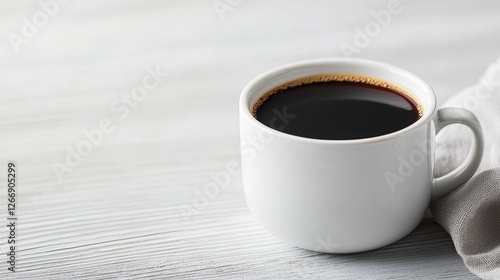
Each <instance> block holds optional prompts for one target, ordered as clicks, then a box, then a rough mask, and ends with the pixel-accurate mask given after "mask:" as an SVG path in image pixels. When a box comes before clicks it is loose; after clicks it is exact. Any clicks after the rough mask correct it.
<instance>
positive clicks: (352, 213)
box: [239, 58, 483, 253]
mask: <svg viewBox="0 0 500 280" xmlns="http://www.w3.org/2000/svg"><path fill="white" fill-rule="evenodd" d="M321 75H324V76H329V77H339V76H342V75H344V76H349V77H352V76H359V77H364V78H367V77H368V79H369V80H371V79H373V80H377V81H386V82H387V85H394V86H396V87H398V88H401V89H403V90H404V91H405V92H408V93H409V96H410V97H409V98H412V99H413V100H414V101H415V103H416V104H418V106H421V108H420V109H421V111H420V113H421V115H420V116H419V117H418V119H416V120H415V121H414V122H413V123H411V124H409V125H408V126H406V127H404V128H401V129H399V130H397V131H393V132H390V133H386V134H383V135H378V136H373V137H366V138H358V139H347V140H345V139H344V140H331V139H317V138H310V137H307V136H298V135H293V134H290V133H287V132H286V131H284V130H281V129H279V128H281V127H284V126H286V125H290V124H291V123H293V121H294V118H290V119H287V118H286V117H287V114H283V113H281V114H280V113H278V114H277V116H276V123H279V125H278V126H277V127H271V126H268V125H266V124H264V123H262V122H260V121H259V120H258V119H257V118H256V115H255V108H256V103H262V96H263V95H265V94H266V93H269V92H271V91H272V90H273V89H275V88H279V87H280V86H282V85H284V84H287V83H290V82H291V81H297V80H300V79H304V78H307V77H318V76H321ZM304 96H305V95H304ZM264 102H265V101H264ZM257 105H258V104H257ZM239 109H240V139H241V154H242V178H243V187H244V192H245V198H246V201H247V205H248V208H249V209H250V211H251V212H252V214H253V215H254V216H255V217H256V219H257V220H258V221H259V222H260V223H261V224H262V226H263V227H264V228H265V229H267V230H268V231H269V232H270V233H272V234H273V235H275V236H276V237H278V238H280V239H282V240H284V241H286V242H288V243H289V244H291V245H294V246H297V247H301V248H305V249H308V250H313V251H318V252H326V253H354V252H362V251H367V250H372V249H376V248H380V247H383V246H385V245H388V244H391V243H393V242H395V241H397V240H399V239H401V238H403V237H404V236H406V235H407V234H408V233H410V232H411V231H412V230H413V229H415V227H417V225H418V224H419V223H420V221H421V220H422V218H423V217H424V214H425V212H426V209H427V208H428V206H429V203H430V202H431V200H433V199H439V198H440V197H442V196H443V195H445V194H447V193H449V192H451V191H453V190H454V189H456V188H457V187H459V186H461V185H462V184H464V183H465V182H466V181H467V180H469V179H470V178H471V177H472V176H473V174H474V173H475V171H476V170H477V168H478V167H479V164H480V162H481V158H482V154H483V136H482V130H481V126H480V124H479V122H478V120H477V118H476V117H475V116H474V115H473V114H472V113H471V112H470V111H467V110H465V109H462V108H442V109H437V101H436V95H435V93H434V91H433V90H432V88H431V87H430V86H429V85H428V84H427V83H426V82H425V81H424V80H422V79H421V78H419V77H418V76H416V75H414V74H412V73H410V72H408V71H406V70H403V69H401V68H399V67H396V66H393V65H389V64H385V63H381V62H375V61H370V60H363V59H343V58H328V59H316V60H309V61H304V62H298V63H293V64H289V65H286V66H282V67H278V68H276V69H273V70H270V71H267V72H265V73H263V74H261V75H259V76H258V77H256V78H255V79H253V80H252V81H251V82H250V83H249V84H248V85H247V86H246V87H245V88H244V89H243V92H242V93H241V97H240V101H239ZM288 115H292V113H290V111H288ZM299 117H300V116H299ZM344 121H345V122H348V123H347V124H349V119H345V120H344ZM450 124H461V125H465V126H467V127H469V128H470V129H471V131H472V132H473V137H474V141H473V145H472V147H471V151H470V152H469V156H468V157H467V159H466V160H465V161H464V162H463V163H462V164H461V165H460V166H459V167H458V168H456V169H455V170H453V171H451V172H450V173H448V174H446V175H444V176H442V177H439V178H434V177H433V171H434V160H435V159H434V157H435V145H436V144H435V141H436V140H435V139H436V134H437V133H439V132H440V131H441V130H442V129H443V128H444V127H446V126H448V125H450Z"/></svg>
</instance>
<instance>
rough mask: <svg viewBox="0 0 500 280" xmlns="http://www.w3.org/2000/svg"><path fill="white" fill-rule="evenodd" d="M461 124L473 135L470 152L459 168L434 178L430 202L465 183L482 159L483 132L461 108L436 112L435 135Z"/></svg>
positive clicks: (474, 120) (467, 112) (474, 117)
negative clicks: (447, 127) (453, 125)
mask: <svg viewBox="0 0 500 280" xmlns="http://www.w3.org/2000/svg"><path fill="white" fill-rule="evenodd" d="M457 123H458V124H463V125H465V126H467V127H469V128H470V129H471V130H472V132H473V133H474V141H473V143H472V147H471V150H470V151H469V154H468V155H467V158H466V159H465V161H464V162H462V164H460V166H458V167H457V168H456V169H455V170H453V171H451V172H450V173H448V174H446V175H443V176H441V177H439V178H434V186H433V189H432V200H436V199H439V198H441V197H442V196H443V195H445V194H447V193H449V192H451V191H453V190H454V189H456V188H458V187H460V186H461V185H463V184H464V183H465V182H467V181H468V180H469V179H470V178H471V177H472V176H473V175H474V173H475V172H476V171H477V169H478V168H479V164H480V163H481V159H482V158H483V150H484V138H483V130H482V129H481V125H480V124H479V121H478V119H477V118H476V116H475V115H474V114H473V113H472V112H471V111H469V110H466V109H462V108H442V109H439V110H438V111H437V122H436V134H438V133H439V132H440V131H441V130H442V129H443V128H444V127H446V126H448V125H450V124H457Z"/></svg>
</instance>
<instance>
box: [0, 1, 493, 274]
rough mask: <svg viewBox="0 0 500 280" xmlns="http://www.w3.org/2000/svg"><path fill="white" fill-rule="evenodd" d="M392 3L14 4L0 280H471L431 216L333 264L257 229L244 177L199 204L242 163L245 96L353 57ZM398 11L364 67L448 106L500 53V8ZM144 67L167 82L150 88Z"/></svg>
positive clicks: (8, 26)
mask: <svg viewBox="0 0 500 280" xmlns="http://www.w3.org/2000/svg"><path fill="white" fill-rule="evenodd" d="M48 2H50V1H49V0H42V3H48ZM388 2H389V1H342V2H340V1H284V0H282V1H272V2H271V1H269V2H266V1H235V0H233V1H229V0H219V2H216V6H217V8H216V7H215V6H214V2H213V1H212V0H197V1H180V0H178V1H152V0H142V1H139V0H136V1H131V0H126V1H124V0H108V1H83V0H72V1H68V3H66V4H63V3H62V2H51V3H52V6H50V5H49V7H48V8H47V7H46V8H45V10H44V9H42V7H41V6H40V5H39V4H38V1H20V0H19V1H3V2H2V3H1V4H0V34H2V36H1V38H2V39H0V96H1V102H0V108H1V110H0V129H1V135H2V137H0V144H1V146H0V147H1V150H0V151H1V152H0V158H1V161H0V162H1V163H0V174H1V175H0V176H1V182H2V187H1V188H0V190H1V191H0V208H1V209H0V220H1V225H2V226H1V227H0V238H1V239H2V240H1V242H0V244H1V245H0V252H1V254H0V256H1V257H0V259H1V262H0V279H142V278H151V279H211V278H223V279H241V278H244V279H408V278H415V279H475V277H474V276H473V275H472V274H470V273H469V272H468V271H467V269H466V268H465V267H464V265H463V263H462V261H461V259H460V258H459V256H458V255H457V254H456V252H455V249H454V247H453V244H452V242H451V240H450V238H449V236H448V235H447V234H446V233H445V232H444V231H443V230H442V229H441V228H440V226H438V225H437V224H436V223H435V222H434V221H433V220H432V218H431V217H430V216H427V217H426V218H425V219H424V220H423V222H422V224H421V225H420V226H419V227H418V228H417V229H416V230H415V231H414V232H413V233H412V234H410V235H409V236H408V237H406V238H404V239H402V240H401V241H399V242H397V243H395V244H393V245H390V246H388V247H385V248H382V249H379V250H376V251H372V252H367V253H361V254H354V255H328V254H319V253H315V252H309V251H305V250H302V249H298V248H294V247H291V246H289V245H287V244H285V243H283V242H281V241H279V240H277V239H275V238H274V237H272V236H271V235H270V234H268V233H266V232H265V231H264V230H263V229H261V228H260V226H259V225H258V224H257V222H256V221H255V220H254V219H253V218H252V217H251V216H250V213H249V212H248V210H247V208H246V205H245V202H244V197H243V192H242V183H241V176H240V174H239V172H237V173H235V174H234V175H232V176H231V178H230V183H229V184H228V185H227V186H226V187H224V188H218V189H213V190H212V192H211V193H210V198H208V199H206V198H204V196H203V197H202V195H201V194H200V193H203V191H204V187H205V186H206V185H207V184H209V183H210V182H213V181H214V179H213V178H212V177H211V176H210V173H211V172H216V173H217V172H220V171H224V170H225V169H226V165H227V164H228V163H229V162H232V161H238V160H239V153H238V118H237V116H238V109H237V100H238V96H239V93H240V91H241V89H242V87H243V86H244V85H245V83H246V82H248V81H249V80H250V79H251V78H253V77H254V76H256V75H257V74H259V73H261V72H263V71H265V70H268V69H270V68H272V67H275V66H279V65H282V64H285V63H289V62H293V61H298V60H303V59H309V58H319V57H329V56H342V51H341V48H340V45H341V44H342V42H344V43H348V44H353V43H354V41H353V40H354V36H355V34H356V28H358V27H359V28H364V27H365V26H366V24H368V23H369V22H370V21H371V20H373V18H372V15H371V14H370V11H379V10H382V9H386V8H387V4H388ZM54 3H56V4H54ZM224 5H226V6H224ZM401 7H402V8H403V10H402V11H401V13H399V14H393V15H392V17H391V21H390V23H389V24H388V25H387V26H386V27H383V28H381V30H380V32H379V33H377V34H376V36H373V37H372V38H371V39H370V42H369V44H368V45H367V46H365V47H363V48H361V49H360V52H359V53H356V54H355V55H353V57H364V58H370V59H375V60H381V61H385V62H388V63H392V64H396V65H399V66H401V67H404V68H407V69H409V70H410V71H413V72H415V73H416V74H418V75H420V76H422V77H423V78H424V79H426V80H427V81H428V82H429V83H430V84H431V85H432V86H433V87H434V89H435V91H436V92H437V94H438V96H439V98H440V103H442V101H443V100H445V99H446V98H448V97H449V96H451V95H453V94H454V93H456V92H458V91H460V90H461V89H463V88H465V87H466V86H468V85H470V84H473V83H474V82H475V81H476V80H477V78H478V77H479V76H480V75H481V74H482V72H483V71H484V70H485V68H486V66H487V65H488V64H489V63H491V62H492V61H493V60H494V59H496V58H497V57H498V56H499V55H500V33H499V30H500V20H499V17H498V16H499V14H500V3H498V1H469V2H465V3H464V2H458V1H451V0H450V1H439V2H437V1H430V0H429V1H404V0H402V1H401ZM44 13H45V16H44V15H43V14H44ZM49 13H50V14H49ZM34 16H35V18H36V19H33V17H34ZM29 25H32V26H31V28H30V26H29ZM33 27H34V28H33ZM23 29H24V31H25V34H24V35H23ZM25 35H27V36H25ZM16 50H17V52H16ZM148 67H150V68H151V67H152V68H153V69H154V68H156V67H159V69H160V70H159V71H160V72H168V76H165V77H163V76H162V75H163V74H161V73H160V74H159V75H156V80H155V79H154V78H155V77H153V79H149V78H148V75H150V74H148V73H149V72H148V70H146V68H148ZM150 71H151V70H150ZM155 71H156V70H155ZM144 79H146V84H145V85H146V86H147V87H148V88H149V90H145V91H141V88H140V86H143V82H144V81H143V80H144ZM157 81H158V82H157ZM137 86H139V88H137ZM132 94H135V95H132ZM126 112H128V114H126ZM103 122H104V123H103ZM96 129H101V131H104V132H101V133H102V135H103V136H102V137H98V136H99V135H98V133H97V134H96V132H95V131H96ZM84 131H90V132H91V133H94V134H93V135H94V136H93V137H94V138H93V139H94V142H95V144H92V143H91V144H88V143H90V142H89V141H87V140H86V139H87V138H86V136H85V135H84ZM68 149H69V150H71V151H78V150H80V151H82V152H83V153H82V154H84V155H79V156H77V155H74V154H72V152H68ZM75 153H76V152H75ZM67 157H69V159H67ZM9 160H14V161H16V163H17V165H18V170H17V175H18V177H17V178H18V185H17V187H16V188H17V193H16V194H17V197H16V198H17V204H16V205H17V206H16V213H15V215H16V217H17V218H18V220H17V222H16V223H17V227H16V238H17V240H16V241H17V243H16V246H17V247H16V251H17V252H16V270H17V272H16V273H11V272H8V271H7V268H8V264H7V262H6V261H7V256H6V254H5V253H6V252H8V250H9V248H8V246H7V243H6V242H7V236H8V235H9V232H8V230H7V227H6V226H5V225H6V224H7V218H8V213H7V186H6V183H5V182H6V176H7V175H6V172H7V162H8V161H9ZM68 160H69V161H68ZM54 166H56V167H57V170H59V175H60V176H59V178H58V176H57V174H56V172H55V171H54ZM186 211H187V212H186Z"/></svg>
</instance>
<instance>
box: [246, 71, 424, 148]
mask: <svg viewBox="0 0 500 280" xmlns="http://www.w3.org/2000/svg"><path fill="white" fill-rule="evenodd" d="M253 114H254V116H255V117H256V118H257V120H258V121H260V122H261V123H263V124H265V125H266V126H269V127H271V128H274V129H276V130H279V131H282V132H284V133H288V134H292V135H296V136H302V137H307V138H314V139H326V140H351V139H363V138H369V137H375V136H380V135H384V134H389V133H392V132H395V131H398V130H401V129H403V128H405V127H407V126H409V125H411V124H412V123H414V122H416V121H417V120H418V119H419V118H420V116H421V114H422V112H421V107H420V106H419V104H418V103H417V102H416V101H415V100H413V99H412V98H411V97H409V96H408V95H407V94H405V93H404V90H402V89H400V88H398V87H396V86H394V85H392V84H389V83H385V82H383V81H379V80H374V79H370V78H365V77H359V76H337V75H331V76H318V77H310V78H305V79H302V80H296V81H292V82H289V83H287V84H284V85H281V86H279V87H277V88H274V89H272V90H271V91H269V92H267V93H265V94H264V95H263V96H262V97H261V98H260V99H258V100H257V102H256V103H255V105H254V108H253Z"/></svg>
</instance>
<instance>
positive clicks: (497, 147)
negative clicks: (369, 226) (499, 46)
mask: <svg viewBox="0 0 500 280" xmlns="http://www.w3.org/2000/svg"><path fill="white" fill-rule="evenodd" d="M444 107H462V108H465V109H468V110H470V111H472V112H473V113H474V114H475V115H476V116H477V118H478V119H479V121H480V123H481V126H482V128H483V132H484V138H485V139H484V141H485V143H484V144H485V150H484V156H483V160H482V162H481V165H480V166H479V169H478V171H477V172H476V174H475V175H474V177H473V178H472V179H471V180H469V182H467V183H466V184H464V185H463V186H461V187H460V188H459V189H457V190H455V191H453V192H451V193H450V194H448V195H445V196H444V197H442V198H441V199H439V200H437V201H434V202H432V203H431V207H430V208H431V211H432V213H433V215H434V218H435V219H436V221H437V222H438V223H439V224H441V226H443V228H444V229H445V230H446V231H448V233H449V234H450V235H451V238H452V240H453V243H454V244H455V247H456V249H457V252H458V254H459V255H460V256H461V257H462V259H463V260H464V263H465V265H466V266H467V268H468V269H469V270H470V271H471V272H472V273H474V274H476V275H477V276H479V277H481V278H483V279H495V280H499V279H500V59H498V60H497V61H496V62H495V63H493V64H492V65H490V67H489V68H488V69H487V70H486V72H485V74H484V75H483V76H482V77H481V79H480V80H479V83H478V84H477V85H475V86H472V87H469V88H467V89H466V90H464V91H463V92H462V93H460V94H458V95H457V96H455V97H453V98H451V99H450V100H449V101H447V102H446V104H445V105H444ZM471 142H472V133H471V132H470V131H469V130H468V129H467V128H465V127H464V126H459V125H453V126H449V127H447V128H445V129H444V130H443V131H441V132H440V133H439V134H438V136H437V144H436V168H435V176H441V175H443V174H446V173H448V172H449V171H451V170H453V169H455V168H456V167H457V166H458V165H460V163H461V162H463V161H464V160H465V158H466V156H467V154H468V152H469V148H470V146H471Z"/></svg>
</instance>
